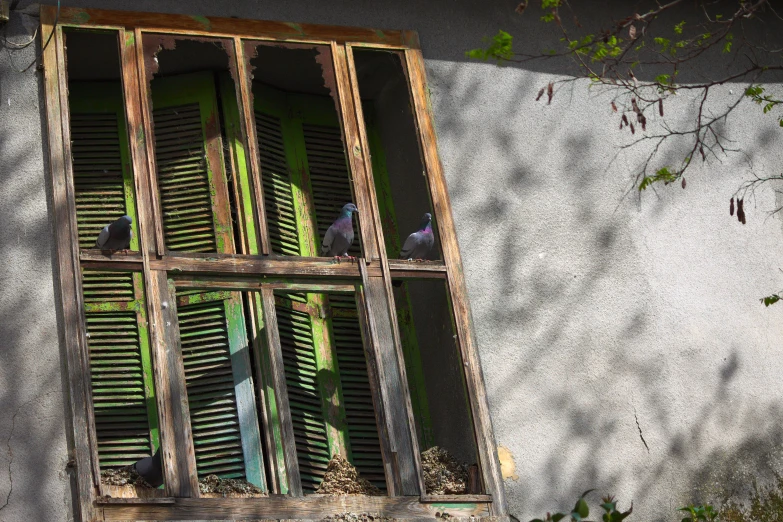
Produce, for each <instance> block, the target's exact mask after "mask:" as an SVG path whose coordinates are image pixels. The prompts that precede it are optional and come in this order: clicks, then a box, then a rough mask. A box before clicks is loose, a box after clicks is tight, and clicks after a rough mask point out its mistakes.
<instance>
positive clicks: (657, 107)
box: [467, 0, 783, 306]
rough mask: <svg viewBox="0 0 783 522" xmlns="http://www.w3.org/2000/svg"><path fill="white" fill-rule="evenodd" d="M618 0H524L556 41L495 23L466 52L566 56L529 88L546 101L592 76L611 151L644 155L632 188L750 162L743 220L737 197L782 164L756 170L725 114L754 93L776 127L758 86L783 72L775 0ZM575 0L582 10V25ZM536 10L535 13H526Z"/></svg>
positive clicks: (770, 97)
mask: <svg viewBox="0 0 783 522" xmlns="http://www.w3.org/2000/svg"><path fill="white" fill-rule="evenodd" d="M533 4H536V5H533ZM618 5H619V4H618ZM624 5H627V6H628V7H626V8H620V9H627V11H625V12H620V13H609V12H607V14H606V15H605V16H603V18H602V17H600V16H596V14H595V8H594V7H593V6H592V5H590V3H585V2H581V3H579V2H567V1H565V0H540V2H538V1H533V2H531V1H530V0H523V1H522V2H521V3H520V4H519V5H518V7H517V9H516V11H517V13H519V14H524V16H526V17H531V16H532V17H536V16H537V17H538V19H539V20H540V22H541V23H543V24H546V25H547V26H548V27H551V30H552V32H553V36H555V37H556V38H558V40H559V44H558V45H557V48H556V49H548V48H540V47H539V44H537V43H536V41H537V40H536V39H532V38H526V39H525V40H524V42H525V43H524V47H525V48H524V49H517V50H515V49H514V37H513V35H512V34H511V33H509V32H505V31H500V32H499V33H498V35H497V36H495V38H493V39H491V40H488V45H487V46H485V47H484V48H480V49H473V50H470V51H468V52H467V56H468V57H470V58H473V59H478V60H495V61H497V62H498V63H501V64H502V63H527V62H532V61H541V60H555V61H557V62H558V63H560V62H564V63H565V64H566V65H567V67H568V69H567V70H568V71H569V72H571V74H570V76H568V77H565V78H562V79H558V80H554V81H551V82H549V83H548V84H547V85H543V86H541V87H540V90H538V93H537V95H536V100H537V101H539V100H542V98H545V102H546V104H547V105H550V104H551V103H552V101H553V99H557V93H558V91H559V90H560V89H561V88H562V87H564V86H566V85H568V84H571V83H573V82H575V81H577V80H580V79H587V80H589V84H588V85H589V87H588V88H589V89H591V90H592V91H593V92H596V91H597V92H598V94H600V95H604V96H606V98H607V99H606V110H607V111H610V112H609V114H611V115H612V117H615V118H616V119H617V125H618V127H619V130H620V131H621V132H622V135H623V137H622V138H621V139H622V143H621V144H620V145H619V146H618V151H617V155H616V156H615V158H617V157H618V156H619V155H620V154H623V153H625V152H627V151H630V150H631V149H635V150H637V149H641V151H642V154H643V156H642V158H643V160H642V161H641V162H639V163H638V165H636V166H635V167H634V168H633V170H631V172H630V173H629V174H630V176H631V179H632V180H633V182H632V185H631V189H633V188H636V189H637V190H638V191H640V192H641V191H644V190H646V189H653V190H655V189H656V188H657V187H659V186H661V185H673V184H675V183H677V184H679V185H680V186H682V188H683V189H684V188H685V187H686V182H685V176H686V174H688V173H689V172H691V171H692V170H693V168H694V165H695V164H697V163H705V164H706V165H710V164H711V163H713V162H722V161H724V160H725V159H726V158H727V157H728V156H729V155H730V154H733V153H734V154H738V155H739V156H740V158H744V159H745V160H747V165H748V167H747V169H746V170H737V172H738V173H739V174H740V175H741V176H742V179H741V180H740V181H739V185H738V188H737V189H736V192H735V193H734V194H732V196H731V207H730V210H731V212H730V214H731V215H732V216H733V215H734V214H733V210H734V199H735V198H736V200H737V206H738V213H737V219H738V220H739V221H740V223H742V224H745V216H744V211H742V203H743V201H744V200H745V199H746V198H747V197H753V195H754V194H755V191H756V190H757V189H758V188H759V187H761V186H764V185H766V184H768V183H769V182H772V181H783V173H766V172H763V173H762V172H756V171H754V167H753V165H752V164H751V162H750V158H751V154H749V153H750V152H751V151H749V150H744V147H742V146H740V145H738V143H737V142H736V141H733V140H732V139H730V138H729V135H730V131H731V125H732V123H733V120H732V115H733V114H734V113H735V111H737V109H738V108H739V107H745V106H747V105H748V102H753V103H755V104H756V105H758V106H759V107H760V109H761V110H758V112H757V114H758V117H759V118H765V117H774V118H775V121H776V123H777V126H779V127H783V90H781V89H780V87H779V85H778V87H775V88H770V87H769V86H767V87H765V86H763V85H762V84H763V83H764V82H774V81H776V80H777V81H778V82H779V76H780V74H781V72H783V53H781V49H779V48H780V45H779V41H777V40H776V39H777V35H778V34H780V33H781V32H783V11H781V10H780V9H779V7H780V6H778V5H777V3H775V2H773V1H772V0H753V1H750V0H727V1H725V2H711V1H707V0H696V1H695V2H694V1H693V0H667V1H665V2H656V1H654V0H642V1H641V2H636V3H627V4H624ZM579 8H581V9H585V10H586V12H587V13H588V14H589V20H590V22H587V21H585V25H584V26H583V25H582V22H581V21H580V16H579V15H580V14H581V13H577V12H576V10H577V9H579ZM534 10H538V13H531V11H534ZM618 14H619V16H617V15H618ZM583 20H586V19H583ZM768 40H770V41H768ZM704 64H708V66H707V67H702V66H703V65H704ZM689 75H690V78H689V79H688V80H683V82H681V81H680V79H681V78H684V77H686V76H689ZM685 81H687V82H688V83H685ZM731 83H738V84H740V85H741V87H740V88H739V89H736V90H734V89H730V88H729V86H728V85H726V84H731ZM778 90H780V91H781V92H777V91H778ZM545 94H546V97H545V96H544V95H545ZM678 95H679V96H680V97H681V98H683V97H685V98H689V99H691V100H692V101H693V103H694V104H695V105H694V109H693V111H692V112H691V113H690V114H689V116H687V117H684V118H683V114H684V113H683V111H682V110H680V107H681V105H680V106H679V107H670V105H674V97H675V96H678ZM667 107H669V109H670V110H668V111H667V110H666V109H667ZM748 110H751V109H748ZM765 115H769V116H765ZM739 130H740V131H741V132H745V131H743V130H742V129H739ZM613 161H614V160H613ZM631 192H632V191H631V190H629V191H628V193H631ZM782 209H783V207H777V208H774V209H771V210H770V212H771V213H772V214H774V213H777V212H779V211H780V210H782ZM775 297H776V296H774V295H773V296H770V297H768V298H763V299H762V303H764V304H765V305H766V306H769V305H770V304H773V303H775V302H777V300H778V299H775Z"/></svg>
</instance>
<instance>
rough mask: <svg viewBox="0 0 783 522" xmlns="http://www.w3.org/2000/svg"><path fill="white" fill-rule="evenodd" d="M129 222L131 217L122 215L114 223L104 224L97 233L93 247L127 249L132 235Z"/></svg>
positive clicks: (131, 220) (131, 219)
mask: <svg viewBox="0 0 783 522" xmlns="http://www.w3.org/2000/svg"><path fill="white" fill-rule="evenodd" d="M131 223H133V218H131V217H130V216H122V217H121V218H119V219H118V220H117V221H115V222H114V223H110V224H108V225H106V226H105V227H103V230H101V233H100V234H98V240H97V241H96V242H95V247H96V248H100V249H101V250H127V249H128V248H130V242H131V238H132V237H133V231H132V230H131Z"/></svg>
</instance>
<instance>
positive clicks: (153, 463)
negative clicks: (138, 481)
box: [133, 448, 163, 488]
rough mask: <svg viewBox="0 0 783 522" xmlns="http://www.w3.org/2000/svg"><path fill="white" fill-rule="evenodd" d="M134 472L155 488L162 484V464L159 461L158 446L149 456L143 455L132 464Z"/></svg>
mask: <svg viewBox="0 0 783 522" xmlns="http://www.w3.org/2000/svg"><path fill="white" fill-rule="evenodd" d="M133 467H134V468H136V473H138V474H139V476H140V477H141V478H143V479H144V480H145V481H146V482H147V484H149V485H150V486H152V487H153V488H157V487H158V486H160V485H161V484H163V466H162V465H161V462H160V448H158V451H156V452H155V454H154V455H153V456H151V457H144V458H143V459H141V460H140V461H138V462H136V464H134V465H133Z"/></svg>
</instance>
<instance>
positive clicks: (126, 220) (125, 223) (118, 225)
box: [109, 216, 133, 237]
mask: <svg viewBox="0 0 783 522" xmlns="http://www.w3.org/2000/svg"><path fill="white" fill-rule="evenodd" d="M131 223H133V218H132V217H130V216H122V217H121V218H120V219H118V220H117V221H115V222H114V223H112V224H111V225H109V234H111V235H112V237H116V236H117V235H119V234H124V233H125V232H127V231H128V229H129V228H130V226H131Z"/></svg>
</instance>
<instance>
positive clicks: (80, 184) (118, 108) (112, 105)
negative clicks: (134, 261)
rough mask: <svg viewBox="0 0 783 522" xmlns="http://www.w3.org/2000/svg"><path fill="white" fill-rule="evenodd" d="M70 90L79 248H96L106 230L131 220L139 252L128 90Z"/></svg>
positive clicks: (93, 86) (109, 86)
mask: <svg viewBox="0 0 783 522" xmlns="http://www.w3.org/2000/svg"><path fill="white" fill-rule="evenodd" d="M68 89H69V108H70V113H71V120H70V125H71V140H72V147H71V148H72V152H73V178H74V197H75V202H76V222H77V226H78V233H79V247H80V248H94V247H95V241H96V240H97V239H98V234H99V233H100V231H101V229H103V227H105V226H106V225H108V224H109V223H111V222H113V221H115V220H116V219H117V218H119V217H120V216H123V215H128V216H130V217H131V218H133V225H132V230H133V239H132V240H131V246H130V248H131V250H138V249H139V243H138V237H139V233H138V219H137V215H136V202H135V193H134V186H133V172H132V170H131V161H130V153H129V148H128V147H129V145H128V130H127V125H126V122H125V109H124V106H123V99H122V85H121V84H120V83H119V82H90V83H85V82H70V83H69V85H68Z"/></svg>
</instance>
